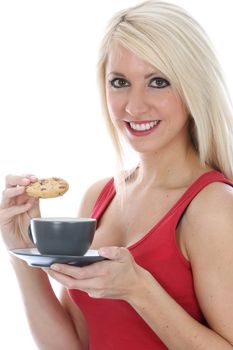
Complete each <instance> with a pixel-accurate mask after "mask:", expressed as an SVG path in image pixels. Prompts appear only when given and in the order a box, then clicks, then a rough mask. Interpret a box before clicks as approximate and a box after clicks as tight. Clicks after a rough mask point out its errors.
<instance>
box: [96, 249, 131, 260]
mask: <svg viewBox="0 0 233 350" xmlns="http://www.w3.org/2000/svg"><path fill="white" fill-rule="evenodd" d="M98 252H99V255H101V256H103V257H105V258H107V259H110V260H115V261H119V262H125V261H126V260H128V259H129V258H130V256H131V254H130V252H129V251H128V249H127V248H124V247H103V248H100V249H99V251H98Z"/></svg>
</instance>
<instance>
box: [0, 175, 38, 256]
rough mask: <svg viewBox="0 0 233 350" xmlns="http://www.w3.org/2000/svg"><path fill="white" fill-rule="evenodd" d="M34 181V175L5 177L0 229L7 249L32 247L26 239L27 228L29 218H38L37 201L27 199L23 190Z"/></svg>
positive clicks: (27, 238) (0, 211) (0, 206)
mask: <svg viewBox="0 0 233 350" xmlns="http://www.w3.org/2000/svg"><path fill="white" fill-rule="evenodd" d="M36 180H37V178H36V177H35V176H34V175H24V176H16V175H8V176H6V186H5V189H4V191H3V193H2V201H1V203H0V228H1V232H2V238H3V241H4V242H5V244H6V246H7V248H8V249H15V248H28V247H32V246H33V244H32V242H31V241H30V239H29V237H28V226H29V223H30V220H31V218H34V217H40V208H39V200H38V199H36V198H33V197H29V196H28V195H27V193H26V191H25V188H26V186H28V185H29V184H30V183H31V182H35V181H36Z"/></svg>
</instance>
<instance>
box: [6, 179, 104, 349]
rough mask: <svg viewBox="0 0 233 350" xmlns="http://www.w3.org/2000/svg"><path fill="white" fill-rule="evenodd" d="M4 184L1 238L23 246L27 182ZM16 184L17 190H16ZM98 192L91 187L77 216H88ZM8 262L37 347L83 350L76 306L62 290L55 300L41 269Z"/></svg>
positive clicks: (82, 327)
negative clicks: (18, 287) (22, 223)
mask: <svg viewBox="0 0 233 350" xmlns="http://www.w3.org/2000/svg"><path fill="white" fill-rule="evenodd" d="M6 182H7V187H6V189H5V191H4V193H3V199H2V203H1V206H0V219H1V229H2V235H3V237H4V240H5V243H6V245H7V247H8V248H12V247H19V246H21V247H26V246H27V245H26V244H28V242H27V240H26V238H25V239H22V238H21V236H20V235H22V237H26V236H27V235H26V228H27V226H28V223H29V219H30V217H31V216H32V213H33V210H34V207H33V206H34V203H33V202H30V201H31V199H29V198H28V196H27V195H26V194H25V191H24V189H23V186H24V185H25V184H28V182H29V180H28V179H27V181H26V182H27V183H25V180H23V179H22V178H21V177H14V176H10V177H8V178H7V179H6ZM17 185H21V187H20V188H19V187H16V186H17ZM98 193H99V192H98V186H92V188H91V189H90V190H89V191H88V193H87V194H86V196H85V198H86V200H85V199H84V201H83V203H82V205H81V210H80V213H79V214H80V216H88V215H89V210H90V207H91V203H92V202H94V200H95V198H94V197H95V195H97V194H98ZM93 196H94V197H93ZM87 199H88V200H87ZM85 201H87V205H85ZM34 211H35V210H34ZM36 214H37V215H39V211H37V212H36ZM19 221H20V222H24V225H23V226H22V227H23V231H22V227H21V228H19V227H18V226H17V223H18V222H19ZM9 223H10V224H9ZM13 227H15V234H14V235H13V234H12V232H13V230H12V228H13ZM11 262H12V266H13V268H14V271H15V273H16V277H17V279H18V283H19V286H20V290H21V293H22V298H23V302H24V306H25V311H26V314H27V318H28V322H29V325H30V329H31V332H32V334H33V337H34V339H35V341H36V343H37V345H38V347H39V348H40V349H43V350H53V349H57V350H59V349H61V350H63V349H66V348H67V349H69V350H73V349H74V350H85V349H87V348H88V337H87V332H86V327H85V322H84V319H83V316H82V314H81V312H80V311H79V309H78V307H76V306H75V305H74V304H72V302H71V300H70V299H69V297H68V296H67V293H66V291H65V289H63V291H62V296H61V300H60V301H59V299H58V298H57V297H56V295H55V293H54V292H53V289H52V287H51V284H50V281H49V278H48V276H47V274H46V273H45V272H44V271H43V270H41V269H35V268H31V267H29V266H28V265H27V264H26V263H25V262H23V261H21V260H20V259H17V258H16V257H13V256H12V257H11Z"/></svg>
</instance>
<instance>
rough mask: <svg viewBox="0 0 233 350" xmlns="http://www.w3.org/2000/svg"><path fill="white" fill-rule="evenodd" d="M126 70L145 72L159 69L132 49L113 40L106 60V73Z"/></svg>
mask: <svg viewBox="0 0 233 350" xmlns="http://www.w3.org/2000/svg"><path fill="white" fill-rule="evenodd" d="M125 70H127V72H130V71H131V70H133V71H135V70H137V72H143V73H145V72H151V71H155V70H156V71H158V69H156V68H155V67H154V66H152V65H151V64H150V63H148V62H146V61H145V60H143V59H142V58H140V57H139V56H137V55H136V54H135V53H134V52H132V51H131V50H129V49H127V48H126V47H124V46H123V45H121V44H120V43H118V42H113V43H112V45H111V48H110V50H109V53H108V58H107V61H106V73H109V72H111V71H125Z"/></svg>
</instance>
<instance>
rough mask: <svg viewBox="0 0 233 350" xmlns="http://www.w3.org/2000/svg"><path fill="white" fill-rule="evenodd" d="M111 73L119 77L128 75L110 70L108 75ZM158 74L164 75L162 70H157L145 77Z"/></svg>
mask: <svg viewBox="0 0 233 350" xmlns="http://www.w3.org/2000/svg"><path fill="white" fill-rule="evenodd" d="M110 74H112V75H116V76H118V77H122V78H126V75H124V74H122V73H119V72H110V73H108V75H107V76H109V75H110ZM158 74H159V75H163V74H162V73H161V72H158V71H155V72H152V73H150V74H147V75H145V76H144V78H145V79H148V78H150V77H152V76H153V75H158Z"/></svg>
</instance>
